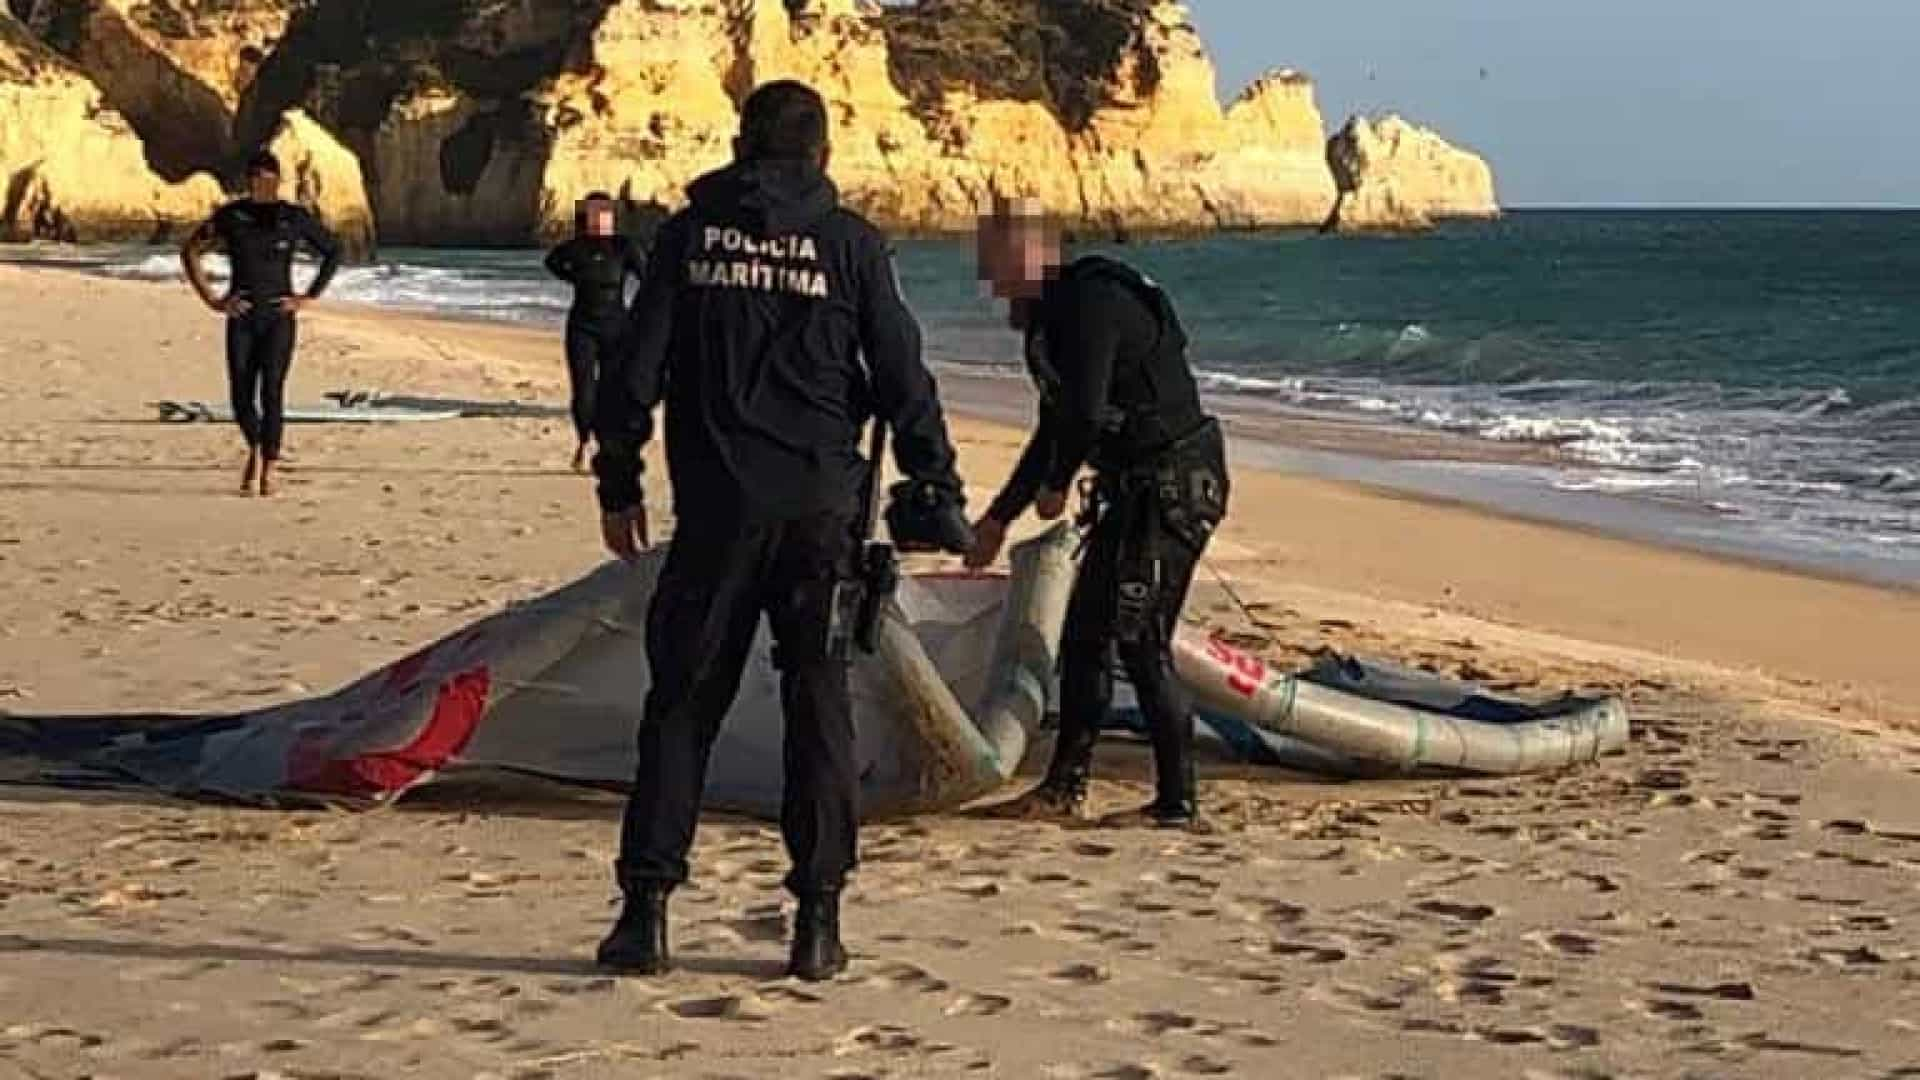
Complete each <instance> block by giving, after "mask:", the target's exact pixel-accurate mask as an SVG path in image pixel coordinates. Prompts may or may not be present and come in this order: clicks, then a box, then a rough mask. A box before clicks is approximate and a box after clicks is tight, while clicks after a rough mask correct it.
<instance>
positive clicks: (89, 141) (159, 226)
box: [0, 9, 220, 241]
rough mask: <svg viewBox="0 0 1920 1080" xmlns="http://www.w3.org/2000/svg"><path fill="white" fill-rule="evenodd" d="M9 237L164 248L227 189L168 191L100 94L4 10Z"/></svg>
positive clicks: (3, 129) (202, 184) (209, 182)
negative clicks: (154, 243) (156, 243)
mask: <svg viewBox="0 0 1920 1080" xmlns="http://www.w3.org/2000/svg"><path fill="white" fill-rule="evenodd" d="M0 198H3V199H4V202H0V239H5V240H29V239H46V240H70V241H93V240H124V239H137V240H160V239H165V238H167V237H169V236H171V235H173V234H175V233H177V232H179V231H181V230H182V229H185V228H190V227H191V226H192V224H193V223H194V222H196V221H198V220H199V219H201V218H204V217H205V216H206V214H207V213H208V212H210V211H211V210H212V209H213V207H214V206H215V205H216V204H217V203H218V202H219V199H220V186H219V185H218V184H217V183H215V182H214V180H213V179H212V178H211V177H208V176H197V177H193V178H190V179H188V180H187V181H185V182H182V183H177V184H175V183H169V182H167V181H166V180H164V179H162V178H161V177H159V176H157V175H155V174H154V173H153V172H152V171H151V170H150V169H148V167H147V163H146V160H145V157H144V156H143V153H142V148H141V143H140V139H139V138H138V137H137V136H136V135H135V134H134V133H133V130H132V129H131V128H130V127H128V125H127V124H126V122H125V121H124V120H122V119H121V118H120V116H119V115H118V114H116V113H114V112H113V111H112V110H110V109H108V108H106V107H105V105H104V104H103V103H102V101H101V97H100V91H99V90H98V88H96V87H95V86H94V85H93V84H92V83H90V82H88V81H87V79H86V78H85V77H84V76H82V75H81V74H80V73H79V72H77V71H75V70H73V68H72V67H70V66H69V65H68V64H67V63H66V62H65V61H63V60H61V59H60V58H59V57H57V56H55V55H54V54H53V53H52V52H50V51H48V50H47V49H46V48H44V47H43V46H41V45H40V44H39V42H37V41H36V40H34V38H33V37H32V36H31V35H30V34H28V32H27V30H26V28H25V27H24V26H22V25H21V23H20V22H19V20H17V19H16V18H15V17H14V15H13V14H12V12H11V11H9V10H4V9H0Z"/></svg>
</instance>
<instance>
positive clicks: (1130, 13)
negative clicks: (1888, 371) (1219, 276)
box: [12, 0, 1491, 244]
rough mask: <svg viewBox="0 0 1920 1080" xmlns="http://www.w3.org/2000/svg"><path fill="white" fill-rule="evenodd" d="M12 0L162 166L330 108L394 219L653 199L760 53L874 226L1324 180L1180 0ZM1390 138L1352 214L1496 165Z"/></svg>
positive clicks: (1430, 209) (1457, 206)
mask: <svg viewBox="0 0 1920 1080" xmlns="http://www.w3.org/2000/svg"><path fill="white" fill-rule="evenodd" d="M12 2H14V3H23V2H30V3H32V4H33V5H35V7H36V8H37V9H38V10H37V12H36V14H37V17H38V18H39V21H40V23H41V24H44V25H43V27H42V32H43V34H44V35H45V36H46V37H47V38H48V39H49V40H52V41H54V42H55V43H56V44H58V45H59V46H60V48H61V49H62V50H63V51H64V52H66V53H67V54H68V55H70V56H72V57H74V58H75V59H76V60H77V61H78V62H80V63H81V64H83V65H85V66H86V68H87V69H88V70H89V71H91V72H92V73H94V75H95V76H96V78H97V79H98V80H99V81H100V82H101V83H102V85H103V86H104V87H105V88H106V90H107V96H108V100H109V101H110V102H112V103H114V104H115V105H117V106H118V107H120V108H121V109H122V110H123V111H125V112H127V114H128V115H129V116H130V117H132V118H133V119H134V122H135V126H136V127H138V128H140V129H141V131H142V132H143V134H146V135H147V143H148V153H149V156H150V157H151V158H153V160H154V161H155V162H156V164H157V165H158V166H159V167H160V168H161V169H162V171H163V172H167V173H168V174H170V175H172V174H178V173H180V172H181V171H182V170H189V169H195V168H205V169H214V170H224V171H225V172H226V174H227V175H229V176H231V170H232V166H233V162H235V161H236V160H237V157H238V155H240V154H242V153H244V152H245V151H247V150H249V149H252V148H253V147H255V146H258V145H263V144H265V143H266V142H268V141H270V140H271V139H273V138H274V137H275V135H276V134H277V133H279V132H281V131H282V123H281V118H282V116H283V115H285V114H287V113H288V112H289V111H290V110H295V109H298V110H301V111H303V112H304V113H305V114H306V116H308V117H310V118H311V121H312V123H311V124H307V125H306V128H307V129H312V128H314V127H315V126H316V125H317V127H318V128H319V129H324V131H323V132H322V131H319V130H307V131H306V133H305V134H304V135H303V136H302V138H303V139H304V140H305V141H307V142H309V143H311V142H314V139H313V136H318V135H321V134H325V135H330V136H331V138H332V139H333V140H334V141H335V142H337V143H338V144H339V146H340V147H344V149H345V150H346V151H347V152H350V153H351V154H352V155H353V156H354V157H355V158H356V159H357V161H358V164H359V169H360V172H361V174H362V176H363V179H364V188H365V196H366V205H367V209H368V212H369V213H370V216H371V218H372V220H373V221H374V222H376V223H377V229H378V233H379V237H380V239H381V240H382V241H384V242H388V243H409V244H411V243H420V244H523V243H529V242H534V241H537V240H544V239H550V238H552V237H553V236H555V235H556V234H558V233H561V232H563V231H564V230H565V229H566V228H567V227H568V223H569V221H570V219H571V217H572V209H573V203H574V200H576V199H577V198H579V197H580V196H581V195H583V194H584V193H586V192H587V191H589V190H592V189H596V188H604V189H608V190H612V191H615V192H617V193H619V194H620V195H621V196H622V197H623V198H624V199H625V200H626V202H627V204H628V205H629V207H630V208H632V209H634V210H636V211H638V212H641V213H645V214H657V213H659V212H662V211H664V210H666V209H669V208H671V207H672V206H674V205H675V204H677V203H678V202H679V200H680V199H681V197H682V191H683V189H684V187H685V185H686V183H687V182H688V181H689V180H691V179H692V178H693V177H695V176H697V175H698V174H699V173H701V172H703V171H705V170H707V169H710V168H713V167H715V166H717V165H719V164H721V163H723V162H724V161H726V160H727V158H728V156H729V154H730V148H731V141H732V136H733V133H734V129H735V125H736V115H737V108H738V104H739V102H740V101H741V100H742V99H743V98H744V96H745V95H746V93H748V92H749V91H750V90H751V89H752V88H753V87H754V86H755V85H758V84H759V83H762V82H765V81H767V80H769V79H774V78H780V77H795V78H800V79H804V80H806V81H807V82H809V83H812V84H813V85H815V86H817V87H818V88H819V89H820V90H821V91H822V92H823V93H824V94H825V95H826V97H827V98H828V99H829V101H830V103H831V106H832V110H833V124H834V164H833V172H834V176H835V178H836V180H838V181H839V183H840V185H841V188H842V190H843V191H844V192H845V195H846V197H847V200H848V201H849V202H850V203H851V204H853V205H855V206H857V207H859V208H861V209H863V210H865V211H866V212H867V213H869V214H870V215H871V216H872V217H874V218H875V219H876V220H878V221H880V222H882V223H883V224H886V225H889V226H892V227H896V228H905V229H912V230H927V231H937V230H955V229H963V228H966V227H967V226H968V225H969V224H970V223H971V222H972V220H973V218H974V217H975V216H976V215H977V214H978V213H979V212H980V210H981V209H983V208H984V207H985V206H986V205H987V204H988V203H989V202H990V200H991V198H992V196H993V195H994V194H995V193H1018V194H1024V195H1029V196H1034V197H1037V198H1038V199H1040V200H1041V201H1042V202H1043V203H1044V204H1045V205H1047V206H1048V207H1049V208H1051V209H1052V210H1054V211H1056V212H1058V213H1060V214H1061V215H1063V216H1064V217H1065V218H1067V219H1068V220H1069V221H1070V222H1071V223H1073V224H1075V225H1076V226H1079V227H1082V228H1089V229H1100V230H1143V231H1162V230H1165V231H1185V230H1203V229H1213V228H1222V227H1235V228H1238V227H1262V226H1279V225H1300V224H1312V223H1316V222H1319V221H1320V220H1322V219H1323V218H1325V217H1326V216H1327V214H1328V211H1329V209H1330V208H1331V207H1332V206H1333V205H1334V201H1335V196H1336V186H1335V183H1334V176H1333V174H1332V172H1331V170H1330V168H1329V163H1328V151H1327V148H1326V146H1325V143H1324V135H1323V132H1324V127H1323V125H1322V119H1321V115H1320V112H1319V109H1318V107H1317V106H1316V104H1315V102H1314V95H1313V86H1312V84H1311V83H1310V82H1309V81H1307V80H1306V79H1305V78H1304V77H1302V76H1299V75H1296V74H1293V73H1290V72H1278V73H1275V74H1273V75H1271V76H1268V77H1267V78H1264V79H1262V80H1260V81H1259V82H1257V83H1255V84H1254V85H1253V86H1251V87H1249V88H1248V89H1247V90H1246V91H1245V92H1244V93H1242V94H1241V95H1240V96H1239V97H1238V98H1237V99H1236V100H1235V101H1234V102H1233V103H1232V104H1231V105H1229V106H1227V107H1225V108H1223V107H1222V106H1221V104H1220V99H1219V97H1218V89H1217V85H1216V76H1215V71H1214V68H1213V65H1212V63H1211V61H1210V60H1209V59H1208V57H1207V54H1206V50H1205V49H1204V47H1203V46H1202V43H1201V41H1200V37H1199V35H1198V33H1197V32H1196V31H1195V29H1194V27H1193V25H1192V22H1191V20H1190V19H1189V17H1188V13H1187V9H1186V7H1185V6H1184V5H1183V4H1180V3H1176V2H1173V0H920V2H919V3H917V4H913V5H909V6H889V7H881V6H878V5H874V4H871V3H866V2H863V0H778V2H775V0H420V2H417V3H404V4H403V3H396V2H393V0H12ZM1383 138H1384V136H1383ZM1393 138H1394V139H1400V136H1399V134H1398V133H1396V134H1395V135H1394V136H1393ZM1402 141H1404V142H1405V143H1406V145H1405V147H1404V148H1401V147H1400V145H1399V143H1398V142H1392V141H1391V140H1389V143H1391V145H1388V144H1385V143H1383V145H1384V146H1387V148H1386V149H1385V150H1384V151H1382V152H1381V153H1380V154H1377V155H1376V157H1378V158H1379V160H1382V161H1384V162H1387V163H1388V164H1387V165H1385V166H1374V165H1368V166H1366V167H1364V168H1363V169H1362V172H1363V173H1365V174H1366V175H1367V176H1369V177H1379V176H1385V175H1388V174H1391V175H1392V176H1393V177H1394V179H1393V180H1392V182H1391V183H1390V184H1389V185H1388V188H1387V189H1385V190H1390V192H1391V194H1390V195H1388V196H1376V195H1374V194H1372V191H1373V188H1374V187H1378V186H1379V185H1378V184H1377V183H1374V184H1373V187H1368V185H1367V183H1363V184H1362V185H1361V186H1360V187H1358V188H1356V201H1355V205H1356V206H1357V207H1358V208H1359V210H1360V212H1359V213H1358V214H1357V215H1350V217H1352V218H1353V220H1356V221H1359V220H1365V219H1367V217H1368V208H1369V207H1371V206H1372V205H1373V204H1374V203H1376V202H1382V201H1383V200H1384V201H1385V202H1388V203H1392V204H1393V205H1395V206H1399V205H1401V204H1406V205H1408V206H1410V207H1411V208H1412V209H1413V210H1414V211H1416V212H1417V213H1419V214H1424V215H1428V216H1445V215H1450V214H1453V213H1457V212H1469V213H1477V212H1480V211H1481V210H1482V209H1484V207H1485V206H1486V205H1487V204H1488V203H1490V200H1491V180H1490V179H1487V180H1486V182H1485V183H1484V185H1482V192H1483V195H1484V197H1476V196H1475V195H1474V194H1473V193H1472V192H1471V191H1469V189H1470V188H1471V186H1472V185H1471V183H1470V182H1469V181H1470V179H1471V178H1469V177H1465V173H1464V168H1465V167H1464V166H1462V165H1459V164H1458V163H1457V162H1454V161H1453V159H1451V158H1443V157H1438V156H1435V155H1434V154H1432V153H1429V150H1428V148H1427V147H1426V144H1425V143H1422V142H1420V141H1419V140H1417V139H1411V138H1409V139H1405V140H1402ZM1441 145H1442V146H1444V144H1441ZM1370 152H1371V151H1370ZM330 157H331V164H330V165H329V168H330V169H331V172H330V173H329V174H328V175H330V176H334V177H339V176H341V175H342V170H341V166H342V164H343V163H342V162H341V161H340V159H339V158H338V156H337V155H330ZM1368 160H1369V161H1371V160H1374V159H1373V158H1369V159H1368ZM1476 160H1477V159H1476ZM1481 168H1482V173H1483V175H1484V172H1485V170H1484V165H1482V166H1481ZM1383 169H1384V171H1382V170H1383ZM1448 170H1453V171H1454V172H1460V173H1461V177H1460V178H1459V182H1458V183H1454V182H1451V181H1448V182H1443V181H1442V174H1447V175H1451V173H1448ZM1416 178H1418V182H1416ZM1368 183H1373V181H1368ZM326 186H328V187H330V188H331V189H332V190H333V191H334V192H343V191H345V188H343V187H342V186H341V185H340V184H338V183H336V182H334V181H328V183H327V185H326ZM328 197H329V198H330V199H331V198H336V197H341V198H350V196H348V195H340V196H335V195H331V194H330V195H329V196H328ZM349 213H350V211H349Z"/></svg>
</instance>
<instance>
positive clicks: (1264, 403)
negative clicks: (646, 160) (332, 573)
mask: <svg viewBox="0 0 1920 1080" xmlns="http://www.w3.org/2000/svg"><path fill="white" fill-rule="evenodd" d="M59 250H62V251H67V252H70V253H75V254H80V253H84V251H85V249H76V248H71V247H62V248H59ZM0 265H15V266H20V267H23V268H26V269H29V270H36V271H37V270H51V271H54V272H67V273H74V274H77V275H79V276H83V277H85V278H87V279H89V280H105V281H120V282H123V283H131V284H154V283H153V282H150V281H144V280H140V279H126V278H119V277H115V276H111V275H106V274H102V273H101V272H100V270H99V267H98V265H96V264H90V263H87V262H86V261H84V260H81V259H76V260H74V261H72V262H68V261H65V260H61V259H45V260H40V261H35V260H26V261H21V262H13V263H8V262H5V261H0ZM322 310H331V311H336V312H341V313H353V314H358V315H362V316H365V317H369V318H398V319H403V320H408V319H411V320H421V321H423V322H424V323H427V324H435V323H444V324H451V325H458V326H463V327H471V328H474V329H475V332H482V333H490V332H491V331H492V330H502V329H504V330H507V331H512V330H519V331H523V332H525V333H526V334H528V335H531V336H530V337H529V338H528V339H527V340H528V342H529V343H532V342H536V341H538V340H539V339H540V336H541V335H544V334H552V333H554V332H555V330H556V329H557V328H558V327H559V326H560V325H561V321H560V319H559V317H558V316H556V317H555V318H554V319H552V320H546V319H540V318H527V317H524V316H521V317H509V316H493V315H487V314H481V313H479V312H476V311H466V310H435V309H429V308H424V307H407V306H404V305H402V304H397V303H370V302H363V301H346V300H335V301H329V302H328V304H327V305H325V307H324V308H323V309H322ZM489 328H490V329H489ZM503 340H510V335H509V337H508V338H506V339H503ZM1009 340H1011V339H1010V338H1009ZM934 368H935V371H936V374H937V375H938V376H939V378H940V380H941V382H942V385H943V390H944V391H945V394H946V396H947V397H949V398H950V405H951V407H952V408H954V409H955V410H956V411H957V412H960V413H963V414H965V415H971V416H974V417H977V418H982V419H987V420H992V421H997V422H1002V423H1008V424H1012V425H1014V426H1024V425H1026V424H1028V423H1030V422H1031V418H1030V406H1028V405H1027V404H1026V402H1027V401H1028V400H1029V395H1030V391H1029V390H1028V388H1027V386H1026V381H1025V377H1024V373H1022V372H1020V371H1018V370H1017V369H1016V368H1015V367H1014V366H1012V365H1009V364H1005V363H992V362H986V363H973V362H969V361H966V360H962V361H954V360H941V361H935V362H934ZM383 388H385V389H389V390H390V392H401V393H404V392H408V391H407V390H406V388H404V387H397V386H387V387H383ZM356 389H358V388H356ZM1206 397H1207V400H1208V404H1209V407H1210V408H1211V409H1212V410H1213V411H1214V412H1215V414H1216V415H1219V416H1220V417H1221V419H1222V420H1223V422H1225V423H1226V424H1227V427H1228V430H1229V433H1230V434H1231V435H1232V436H1233V438H1232V440H1231V441H1232V442H1233V443H1234V444H1235V445H1236V446H1238V447H1240V448H1241V449H1242V451H1243V453H1242V455H1241V460H1242V461H1244V462H1246V463H1247V464H1250V465H1253V466H1255V467H1264V468H1278V469H1283V470H1286V471H1289V472H1293V473H1298V474H1303V475H1310V476H1316V477H1320V478H1323V479H1329V480H1336V481H1341V482H1345V483H1352V484H1358V485H1361V486H1364V487H1367V488H1369V489H1372V490H1376V491H1380V492H1384V493H1392V494H1400V495H1406V496H1410V497H1418V498H1423V499H1430V500H1437V501H1439V502H1442V503H1446V504H1454V505H1463V506H1471V507H1477V508H1480V509H1483V510H1485V511H1487V512H1489V513H1494V514H1498V515H1503V516H1509V517H1514V518H1517V519H1520V520H1526V521H1536V522H1545V523H1550V524H1560V525H1564V526H1566V527H1568V528H1572V529H1577V530H1581V531H1587V532H1592V533H1595V534H1598V535H1603V536H1613V537H1621V538H1627V539H1633V540H1638V541H1643V542H1647V543H1651V544H1654V545H1657V546H1660V547H1664V548H1671V549H1676V550H1683V551H1692V552H1698V553H1705V554H1710V555H1715V556H1719V557H1724V558H1730V559H1736V560H1740V561H1743V562H1747V563H1751V564H1753V565H1757V566H1763V567H1768V568H1773V569H1780V570H1784V571H1788V572H1798V573H1805V574H1809V575H1812V576H1816V577H1821V578H1827V579H1833V580H1840V581H1857V582H1865V583H1870V584H1874V585H1880V586H1885V587H1888V588H1895V589H1908V590H1913V589H1920V551H1913V550H1909V549H1908V548H1907V547H1906V546H1904V545H1893V546H1879V545H1876V544H1874V543H1871V542H1869V541H1868V540H1867V539H1866V538H1851V539H1849V538H1837V539H1836V538H1823V537H1819V536H1811V537H1809V536H1796V535H1793V534H1791V533H1790V532H1785V531H1782V525H1781V523H1779V522H1771V521H1764V520H1759V519H1755V518H1751V517H1747V516H1743V515H1740V514H1737V513H1730V512H1728V511H1726V510H1724V509H1722V508H1720V506H1719V504H1718V503H1717V502H1716V501H1715V499H1716V497H1717V496H1716V495H1715V494H1714V493H1712V492H1709V491H1703V490H1700V489H1697V488H1694V487H1691V486H1689V485H1686V484H1679V485H1668V484H1666V483H1664V482H1662V481H1661V480H1660V479H1659V478H1660V477H1661V475H1662V473H1661V472H1660V471H1659V470H1657V469H1642V468H1635V467H1632V466H1620V465H1608V464H1605V463H1602V462H1597V461H1592V460H1588V459H1586V458H1583V457H1580V456H1577V455H1575V454H1572V453H1568V452H1565V451H1563V450H1562V449H1561V444H1560V443H1559V442H1557V441H1555V440H1553V439H1550V438H1542V439H1537V440H1536V439H1515V440H1511V441H1508V440H1501V439H1492V438H1486V437H1483V436H1480V435H1477V434H1474V433H1471V432H1466V431H1452V430H1445V429H1442V428H1436V427H1429V426H1424V425H1420V424H1414V423H1410V422H1407V421H1404V420H1396V419H1391V418H1386V417H1380V416H1372V415H1368V414H1365V413H1357V412H1349V411H1344V410H1340V409H1337V408H1319V407H1316V406H1312V405H1301V404H1294V403H1290V402H1287V401H1283V400H1276V399H1274V398H1270V397H1268V396H1265V395H1263V394H1261V393H1258V392H1247V391H1242V390H1235V389H1230V388H1228V389H1216V390H1209V391H1207V392H1206ZM1586 476H1591V477H1593V478H1594V480H1593V481H1592V483H1591V484H1590V485H1589V484H1588V483H1587V482H1586V481H1585V480H1583V479H1582V478H1583V477H1586ZM1642 476H1644V477H1646V478H1647V483H1646V484H1645V485H1644V486H1642V485H1641V484H1639V483H1638V481H1637V478H1639V477H1642Z"/></svg>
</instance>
